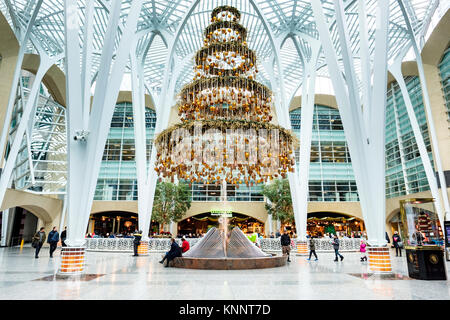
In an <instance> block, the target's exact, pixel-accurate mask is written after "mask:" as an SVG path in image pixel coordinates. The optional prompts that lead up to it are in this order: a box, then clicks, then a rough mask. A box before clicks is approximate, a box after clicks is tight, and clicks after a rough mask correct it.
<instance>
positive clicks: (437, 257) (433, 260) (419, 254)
mask: <svg viewBox="0 0 450 320" xmlns="http://www.w3.org/2000/svg"><path fill="white" fill-rule="evenodd" d="M405 249H406V259H407V262H408V274H409V276H410V277H411V278H414V279H420V280H447V274H446V271H445V264H444V251H443V250H442V249H441V248H440V247H438V246H417V247H406V248H405Z"/></svg>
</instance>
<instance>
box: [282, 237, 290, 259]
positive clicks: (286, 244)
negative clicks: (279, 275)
mask: <svg viewBox="0 0 450 320" xmlns="http://www.w3.org/2000/svg"><path fill="white" fill-rule="evenodd" d="M280 241H281V249H282V251H283V256H284V255H286V254H287V256H288V259H287V261H288V262H291V260H290V253H291V238H290V237H289V234H288V233H287V231H286V230H285V231H284V234H283V235H282V236H281V238H280Z"/></svg>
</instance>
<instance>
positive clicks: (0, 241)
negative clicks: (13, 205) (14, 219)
mask: <svg viewBox="0 0 450 320" xmlns="http://www.w3.org/2000/svg"><path fill="white" fill-rule="evenodd" d="M8 222H9V209H5V210H3V212H2V238H1V239H0V246H2V247H6V246H7V241H6V240H7V236H8Z"/></svg>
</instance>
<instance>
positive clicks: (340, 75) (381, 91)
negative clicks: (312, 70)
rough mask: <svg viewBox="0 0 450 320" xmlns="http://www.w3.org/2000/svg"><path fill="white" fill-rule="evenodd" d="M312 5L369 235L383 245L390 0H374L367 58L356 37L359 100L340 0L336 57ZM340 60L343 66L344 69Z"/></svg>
mask: <svg viewBox="0 0 450 320" xmlns="http://www.w3.org/2000/svg"><path fill="white" fill-rule="evenodd" d="M311 6H312V9H313V14H314V18H315V21H316V26H317V30H318V32H319V36H320V41H321V43H322V48H323V51H324V55H325V60H326V63H327V66H328V70H329V75H330V78H331V81H332V83H333V87H334V91H335V94H336V100H337V103H338V106H339V111H340V114H341V118H342V123H343V125H344V130H345V135H346V138H347V143H348V147H349V151H350V155H351V157H352V165H353V170H354V174H355V178H356V184H357V187H358V193H359V198H360V203H361V207H362V212H363V216H364V221H365V224H366V228H367V234H368V240H369V243H370V244H371V245H373V246H384V245H385V244H386V239H385V208H386V196H385V153H384V137H385V109H386V85H387V83H386V82H387V49H388V47H387V44H388V37H387V35H388V25H389V3H387V2H385V1H378V2H377V7H378V11H377V16H376V25H377V29H376V33H375V43H374V53H373V57H372V59H370V54H369V51H368V47H369V46H368V44H367V38H366V37H362V38H361V39H360V41H361V42H362V43H363V44H362V45H361V47H360V55H361V56H362V57H364V58H363V60H364V61H365V62H366V64H367V66H364V67H363V68H362V74H363V79H365V81H366V83H365V86H366V87H364V88H365V90H363V91H364V92H363V94H362V96H363V99H362V101H361V99H360V97H361V93H360V90H359V86H358V83H357V77H356V72H355V66H354V56H353V53H352V51H351V47H350V39H349V32H348V26H347V24H346V18H345V11H344V3H343V1H342V0H335V1H334V8H335V15H336V21H335V23H336V28H337V33H338V37H339V43H340V48H341V55H340V56H338V54H337V53H336V50H335V47H334V44H333V41H332V38H331V34H330V26H329V25H328V23H327V20H326V19H325V15H324V12H323V8H322V4H321V2H320V0H313V1H311ZM366 20H367V17H366V13H365V12H360V15H359V22H360V24H363V25H366V23H367V22H366ZM362 29H364V27H363V28H362ZM339 60H341V61H342V64H343V66H344V68H343V70H342V69H341V67H340V64H339ZM371 60H372V62H371ZM368 66H369V67H368ZM368 72H370V73H371V75H372V76H373V80H372V81H370V82H369V83H367V80H369V79H370V78H371V77H370V76H369V75H368V74H367V73H368ZM344 75H345V77H344ZM363 82H364V81H363ZM368 95H369V96H368ZM362 102H364V103H366V104H367V105H364V104H363V103H362Z"/></svg>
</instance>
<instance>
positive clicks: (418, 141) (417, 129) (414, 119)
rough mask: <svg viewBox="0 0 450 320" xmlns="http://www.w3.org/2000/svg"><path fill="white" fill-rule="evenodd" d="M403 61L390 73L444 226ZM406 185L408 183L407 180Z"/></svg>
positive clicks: (434, 181) (432, 172)
mask: <svg viewBox="0 0 450 320" xmlns="http://www.w3.org/2000/svg"><path fill="white" fill-rule="evenodd" d="M401 62H402V59H398V60H396V61H395V62H394V63H393V64H392V65H391V66H390V67H389V71H390V72H391V74H392V75H393V76H394V78H395V80H396V81H397V83H398V85H399V87H400V90H401V92H402V96H403V101H404V102H405V107H406V111H407V112H408V118H409V122H410V124H411V127H412V129H413V133H414V138H415V139H416V144H417V148H418V149H419V153H420V159H421V160H422V164H423V167H424V169H425V174H426V176H427V180H428V185H429V186H430V191H431V196H432V197H433V198H435V199H436V202H435V203H434V204H435V207H436V211H437V214H438V217H439V220H440V223H441V225H444V220H445V216H444V212H443V210H442V206H441V196H440V194H439V189H438V186H437V180H436V176H435V174H434V171H433V167H432V166H431V160H430V157H429V156H428V152H427V148H426V146H425V141H424V139H423V136H422V131H421V130H420V126H419V123H418V121H417V117H416V113H415V112H414V107H413V105H412V102H411V98H410V96H409V93H408V88H407V87H406V83H405V80H404V78H403V74H402V70H401V69H402V68H401ZM405 183H407V181H406V180H405Z"/></svg>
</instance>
